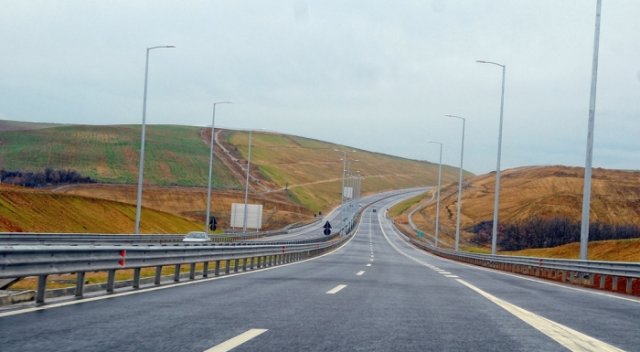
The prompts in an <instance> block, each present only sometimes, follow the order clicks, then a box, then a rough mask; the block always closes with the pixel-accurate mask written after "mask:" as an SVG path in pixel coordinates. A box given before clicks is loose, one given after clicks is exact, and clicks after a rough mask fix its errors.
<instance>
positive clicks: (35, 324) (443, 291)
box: [0, 197, 640, 352]
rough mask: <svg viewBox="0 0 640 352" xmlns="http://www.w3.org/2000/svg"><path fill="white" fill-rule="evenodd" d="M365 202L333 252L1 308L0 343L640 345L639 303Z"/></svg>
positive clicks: (154, 346)
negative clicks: (500, 268) (411, 239)
mask: <svg viewBox="0 0 640 352" xmlns="http://www.w3.org/2000/svg"><path fill="white" fill-rule="evenodd" d="M398 199H399V197H394V198H390V199H389V200H385V201H383V202H385V203H387V204H382V205H377V206H375V207H376V208H377V210H378V211H377V212H375V213H374V212H372V208H371V207H370V208H368V209H367V210H366V211H365V213H364V214H363V216H362V218H361V221H360V223H359V225H358V228H357V232H356V235H355V236H354V237H353V239H352V240H351V241H350V242H348V243H347V244H346V245H345V246H343V247H342V248H340V249H339V250H337V251H335V252H333V253H330V254H327V255H324V256H322V257H318V258H314V259H311V260H307V261H304V262H299V263H293V264H288V265H285V266H280V267H273V268H268V269H266V270H257V271H250V272H246V273H240V274H236V275H229V276H222V277H219V278H212V279H208V280H199V281H191V282H185V283H182V284H179V286H173V287H170V286H161V287H159V288H150V289H147V290H146V291H145V289H143V290H140V291H125V292H122V293H116V294H114V295H111V296H100V297H95V298H89V299H85V300H83V301H61V302H60V303H53V304H49V305H47V306H44V307H41V308H31V309H27V310H22V311H6V312H0V346H1V348H2V351H5V352H6V351H41V350H56V351H79V350H91V351H113V350H117V351H147V350H153V351H224V350H229V349H230V348H232V347H234V346H237V347H235V348H234V349H233V351H258V350H259V351H566V350H574V351H618V350H626V351H640V333H638V331H639V328H638V327H639V326H640V300H638V299H634V298H630V297H625V296H619V295H613V294H607V293H603V292H599V291H593V290H584V289H580V288H575V287H569V286H563V285H558V284H555V283H550V282H546V281H541V280H537V279H531V278H526V277H520V276H515V275H511V274H507V273H501V272H496V271H490V270H487V269H482V268H478V267H472V266H468V265H464V264H459V263H455V262H451V261H449V260H445V259H441V258H438V257H434V256H432V255H430V254H428V253H425V252H423V251H420V250H417V249H415V248H413V247H411V246H410V245H408V244H407V243H406V241H405V240H404V239H403V238H402V237H401V236H400V235H398V234H396V233H395V232H394V230H393V229H392V226H391V224H389V223H388V222H387V221H386V220H385V218H384V209H385V208H387V207H388V205H389V204H388V203H391V202H394V201H397V200H398Z"/></svg>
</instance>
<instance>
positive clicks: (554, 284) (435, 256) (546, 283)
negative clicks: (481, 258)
mask: <svg viewBox="0 0 640 352" xmlns="http://www.w3.org/2000/svg"><path fill="white" fill-rule="evenodd" d="M410 247H411V248H412V249H413V250H415V251H416V252H418V253H422V254H426V255H429V256H431V257H432V258H435V259H438V260H442V261H447V262H450V263H454V264H458V265H464V266H466V267H467V268H470V269H474V270H482V271H486V272H490V273H495V274H500V275H505V276H510V277H513V278H517V279H520V280H526V281H531V282H536V283H539V284H545V285H549V286H554V287H560V288H564V289H567V290H573V291H578V292H582V293H588V294H592V295H596V296H603V297H608V298H616V299H620V300H623V301H629V302H634V303H640V299H636V298H629V297H624V296H618V295H614V294H610V293H607V292H601V291H597V290H595V289H587V288H581V287H576V286H568V285H562V284H558V283H555V282H553V281H549V280H545V279H539V278H537V277H527V276H520V275H517V274H513V273H509V272H506V271H502V270H494V269H490V268H485V267H482V266H478V265H473V264H468V263H464V262H459V261H456V260H453V259H449V258H443V257H439V256H437V255H435V254H432V253H429V252H427V251H424V250H422V249H420V248H417V247H415V246H410Z"/></svg>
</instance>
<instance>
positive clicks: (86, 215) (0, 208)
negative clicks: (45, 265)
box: [0, 185, 202, 233]
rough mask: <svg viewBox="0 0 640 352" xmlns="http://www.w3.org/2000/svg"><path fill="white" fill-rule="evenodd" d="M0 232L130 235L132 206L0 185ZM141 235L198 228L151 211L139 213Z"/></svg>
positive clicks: (196, 223)
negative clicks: (140, 216) (141, 216)
mask: <svg viewBox="0 0 640 352" xmlns="http://www.w3.org/2000/svg"><path fill="white" fill-rule="evenodd" d="M0 192H1V197H0V231H8V232H83V231H85V232H90V233H132V232H133V231H134V226H133V224H134V220H135V214H136V208H135V205H131V204H125V203H120V202H115V201H109V200H104V199H98V198H91V197H82V196H76V195H66V194H54V193H51V192H48V191H41V190H26V189H24V188H22V187H16V186H7V185H0ZM143 214H144V217H143V221H142V223H141V232H145V233H185V232H187V231H191V230H197V229H200V228H201V227H202V225H201V224H200V223H198V222H195V221H193V220H189V219H186V218H184V217H180V216H176V215H173V214H170V213H167V212H161V211H158V210H154V209H148V208H147V209H144V210H143Z"/></svg>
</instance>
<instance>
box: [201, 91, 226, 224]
mask: <svg viewBox="0 0 640 352" xmlns="http://www.w3.org/2000/svg"><path fill="white" fill-rule="evenodd" d="M217 104H231V102H230V101H217V102H215V103H213V116H212V118H211V142H210V143H211V144H210V145H211V149H210V151H209V179H208V180H209V181H208V182H207V215H206V220H205V222H204V232H205V233H207V234H208V233H209V221H211V174H212V173H213V142H214V137H213V135H214V133H215V125H216V105H217Z"/></svg>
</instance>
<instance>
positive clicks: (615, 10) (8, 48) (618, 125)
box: [0, 0, 640, 173]
mask: <svg viewBox="0 0 640 352" xmlns="http://www.w3.org/2000/svg"><path fill="white" fill-rule="evenodd" d="M603 2H604V4H603V9H602V29H601V41H600V65H599V75H598V98H597V110H596V130H595V148H594V166H598V167H606V168H617V169H640V1H638V0H604V1H603ZM595 3H596V1H595V0H528V1H525V0H459V1H454V0H421V1H413V0H384V1H382V0H350V1H347V0H216V1H214V0H209V1H158V0H148V1H136V0H124V1H114V0H110V1H106V0H105V1H87V0H77V1H76V0H74V1H72V0H65V1H62V0H61V1H53V0H43V1H32V0H0V42H2V43H3V48H2V51H1V52H2V54H1V55H0V73H1V77H2V78H1V79H0V119H10V120H19V121H32V122H43V121H46V122H58V123H74V124H76V123H78V124H135V123H140V121H141V110H142V91H143V83H144V64H145V61H144V60H145V49H146V48H147V47H151V46H155V45H169V44H170V45H175V46H176V47H177V48H176V49H158V50H153V51H152V52H151V58H150V66H149V92H148V113H147V122H148V123H150V124H161V123H162V124H166V123H170V124H187V125H200V126H205V125H210V124H211V103H212V102H213V101H216V100H232V101H233V102H234V104H233V105H224V106H219V109H218V113H217V122H216V125H217V126H223V127H231V128H253V129H268V130H272V131H279V132H285V133H292V134H296V135H301V136H305V137H311V138H317V139H322V140H327V141H332V142H336V143H341V144H347V145H351V146H353V147H358V148H363V149H368V150H372V151H379V152H385V153H389V154H394V155H399V156H403V157H408V158H414V159H427V160H430V161H435V162H437V147H436V146H434V145H431V144H427V143H426V141H427V140H435V141H442V142H444V144H445V152H444V162H445V163H448V164H452V165H458V164H459V154H460V138H461V123H460V121H459V120H456V119H452V118H446V117H443V115H444V114H455V115H461V116H465V117H466V118H467V130H466V143H465V168H466V169H468V170H470V171H472V172H474V173H485V172H489V171H492V170H494V169H495V166H496V152H497V135H498V117H499V107H500V78H501V75H500V74H501V72H500V68H499V67H497V66H492V65H483V64H478V63H475V60H477V59H483V60H489V61H496V62H500V63H503V64H505V65H506V66H507V71H506V72H507V80H506V96H505V112H504V137H503V157H502V161H503V163H502V166H503V168H510V167H516V166H524V165H539V164H542V165H551V164H565V165H574V166H583V165H584V159H585V148H586V135H587V121H588V104H589V84H590V80H591V61H592V53H593V33H594V23H595Z"/></svg>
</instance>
